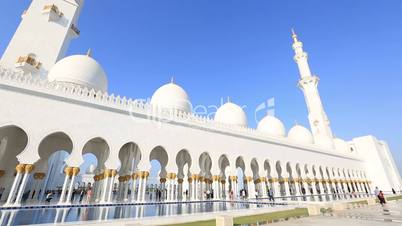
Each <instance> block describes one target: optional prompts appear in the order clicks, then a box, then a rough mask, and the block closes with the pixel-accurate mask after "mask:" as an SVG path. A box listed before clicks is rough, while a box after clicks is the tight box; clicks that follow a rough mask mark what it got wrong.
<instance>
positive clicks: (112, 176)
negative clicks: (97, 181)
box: [107, 169, 117, 203]
mask: <svg viewBox="0 0 402 226" xmlns="http://www.w3.org/2000/svg"><path fill="white" fill-rule="evenodd" d="M116 175H117V170H115V169H112V170H110V175H109V177H110V184H109V191H108V197H107V202H108V203H112V201H113V200H112V199H113V187H114V180H115V179H116Z"/></svg>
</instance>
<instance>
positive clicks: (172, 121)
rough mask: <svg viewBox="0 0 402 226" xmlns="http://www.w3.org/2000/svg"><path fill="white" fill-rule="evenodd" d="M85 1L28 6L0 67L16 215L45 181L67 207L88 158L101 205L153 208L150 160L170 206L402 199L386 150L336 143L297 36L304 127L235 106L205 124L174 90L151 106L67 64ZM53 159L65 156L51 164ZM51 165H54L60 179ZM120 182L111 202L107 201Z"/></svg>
mask: <svg viewBox="0 0 402 226" xmlns="http://www.w3.org/2000/svg"><path fill="white" fill-rule="evenodd" d="M83 2H84V0H33V1H32V3H31V5H30V7H29V8H28V9H27V10H26V11H25V12H24V13H23V15H22V20H21V23H20V25H19V27H18V29H17V31H16V32H15V35H14V36H13V38H12V40H11V41H10V43H9V45H8V47H7V49H6V50H5V52H4V54H3V56H2V58H1V61H0V98H1V100H2V107H1V108H0V142H1V143H0V188H2V197H1V199H2V200H3V201H4V202H5V204H4V205H6V206H19V205H21V200H22V197H23V194H24V193H26V192H27V191H33V190H35V189H38V188H42V187H43V185H44V183H47V182H46V178H49V177H50V176H49V175H50V174H55V175H56V176H53V177H58V181H59V182H58V183H60V186H61V187H62V193H61V196H60V200H58V203H59V204H61V205H66V204H70V200H71V195H72V190H73V187H74V186H75V183H76V181H77V180H83V179H79V178H78V177H83V178H84V179H85V180H90V178H89V179H88V178H87V175H88V174H86V175H81V174H80V167H82V166H83V165H84V164H85V163H84V158H83V155H85V154H88V153H92V154H93V155H94V156H96V159H97V164H96V167H91V170H89V174H93V175H94V176H93V181H94V186H93V189H94V191H93V195H94V197H95V198H94V199H93V200H94V202H99V203H113V202H122V201H126V202H140V203H142V202H149V196H148V190H147V187H148V186H149V183H150V182H149V175H150V170H151V167H152V165H151V163H150V162H151V161H157V162H159V163H160V166H161V170H160V173H159V179H160V180H159V181H160V183H161V184H162V185H163V186H164V188H166V201H175V202H176V201H200V200H204V199H205V196H204V193H205V192H206V191H207V190H208V191H213V193H214V195H213V199H215V200H224V199H229V196H230V195H229V194H233V195H234V196H235V198H236V197H238V195H239V191H240V189H242V188H244V189H246V190H247V191H248V198H255V197H257V196H258V197H261V198H265V197H267V193H268V192H267V191H268V189H269V190H271V191H273V192H274V194H275V196H276V197H290V198H291V199H292V200H299V201H304V200H309V201H318V200H326V201H331V200H338V199H350V198H355V197H362V196H365V195H367V194H368V193H370V192H371V191H372V190H373V187H375V186H378V187H380V188H381V189H382V190H384V191H391V190H392V189H394V190H397V191H400V190H402V186H401V178H400V175H399V172H398V169H397V167H396V164H395V162H394V159H393V157H392V155H391V153H390V151H389V148H388V145H387V143H386V142H384V141H382V140H378V139H377V138H376V137H374V136H372V135H368V136H362V137H357V138H354V139H352V140H350V141H344V140H342V139H339V138H335V137H334V136H333V134H332V131H331V127H330V123H329V119H328V117H327V115H326V113H325V111H324V108H323V104H322V101H321V99H320V96H319V93H318V88H317V87H318V81H319V78H318V77H317V76H315V75H313V74H312V73H311V71H310V68H309V65H308V61H307V58H308V57H307V53H306V52H304V50H303V44H302V42H300V40H299V39H298V37H297V35H296V34H295V33H294V32H293V34H292V38H293V50H294V51H295V56H294V60H295V62H296V63H297V66H298V68H299V72H300V80H299V82H298V86H299V87H300V89H301V90H302V91H303V93H304V97H305V99H306V103H307V108H308V113H309V114H308V120H309V122H310V128H305V127H302V126H301V125H295V126H294V127H292V128H290V129H289V130H288V131H286V129H285V127H284V125H283V123H282V122H281V121H280V120H279V119H278V118H275V117H274V116H270V115H268V116H266V117H265V118H264V119H262V120H261V121H260V122H259V124H258V127H257V128H256V129H254V128H250V127H248V124H247V116H246V114H245V112H244V111H243V109H242V108H241V107H240V106H238V105H236V104H234V103H232V102H227V103H225V104H224V105H222V106H221V107H220V108H219V109H218V111H217V112H216V114H215V117H214V118H213V119H211V118H208V117H204V116H199V115H196V114H194V113H193V112H192V105H191V102H190V99H189V96H188V94H187V92H186V91H185V90H184V89H183V88H182V87H180V86H179V85H177V84H175V83H173V82H172V83H168V84H166V85H163V86H162V87H160V88H159V89H158V90H156V91H155V93H154V94H153V95H152V99H151V101H150V102H144V101H137V100H133V99H130V98H126V97H121V96H118V95H114V94H110V93H108V79H107V75H106V73H105V71H104V70H103V69H102V67H101V65H100V64H99V63H98V62H97V61H96V60H95V59H93V58H92V57H91V56H90V54H87V55H74V56H65V53H66V51H67V49H68V46H69V43H70V42H71V40H72V39H74V38H77V37H78V36H79V34H80V31H79V30H78V28H77V22H78V17H79V14H80V11H81V8H82V6H83ZM4 10H5V9H4ZM60 151H63V152H64V153H65V155H58V156H59V157H60V156H64V157H63V158H61V159H60V158H59V159H57V161H56V160H52V161H49V159H50V158H55V157H54V154H55V153H56V152H60ZM50 163H51V164H50ZM55 163H56V165H55ZM53 166H54V167H59V169H58V170H56V171H57V172H56V173H55V172H54V170H52V169H54V168H53ZM63 172H64V173H63ZM239 172H241V175H242V177H240V176H238V175H239ZM91 177H92V176H91ZM117 180H118V181H119V183H118V190H119V196H116V195H113V190H114V189H113V188H114V186H115V184H114V183H115V181H117ZM183 187H185V188H186V189H187V188H188V196H187V197H184V196H183ZM129 190H132V191H133V192H132V193H131V194H130V195H128V192H129ZM134 191H135V192H134ZM318 196H320V199H319V198H317V197H318ZM121 197H124V200H123V199H121Z"/></svg>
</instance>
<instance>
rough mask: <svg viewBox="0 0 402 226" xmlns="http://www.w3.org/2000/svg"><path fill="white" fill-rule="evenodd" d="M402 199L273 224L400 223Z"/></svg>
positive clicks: (346, 225)
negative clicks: (382, 205) (383, 204)
mask: <svg viewBox="0 0 402 226" xmlns="http://www.w3.org/2000/svg"><path fill="white" fill-rule="evenodd" d="M401 212H402V201H398V202H389V203H388V204H386V205H385V206H384V207H381V205H379V204H378V205H375V206H366V207H361V208H355V209H348V210H345V211H342V212H336V213H333V214H328V215H325V216H317V217H307V218H300V219H292V220H289V221H283V222H279V223H275V224H272V225H273V226H300V225H301V226H318V225H320V226H322V225H325V226H339V225H341V226H363V225H364V226H381V225H402V213H401ZM270 225H271V224H270Z"/></svg>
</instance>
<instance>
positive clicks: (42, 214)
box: [0, 202, 272, 225]
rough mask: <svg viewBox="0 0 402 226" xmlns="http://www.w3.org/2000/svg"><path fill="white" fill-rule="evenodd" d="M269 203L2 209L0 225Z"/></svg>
mask: <svg viewBox="0 0 402 226" xmlns="http://www.w3.org/2000/svg"><path fill="white" fill-rule="evenodd" d="M270 206H272V205H268V204H250V203H246V202H245V203H237V202H231V203H229V202H202V203H181V204H152V205H133V206H112V207H74V208H57V209H54V208H53V209H51V208H42V209H23V210H2V211H1V218H0V225H26V224H45V223H47V224H48V223H67V222H74V221H106V220H111V219H124V218H134V219H139V218H143V217H151V216H171V215H182V214H193V213H202V212H216V211H227V210H237V209H254V208H267V207H270Z"/></svg>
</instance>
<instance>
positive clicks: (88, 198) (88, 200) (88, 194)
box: [86, 188, 92, 203]
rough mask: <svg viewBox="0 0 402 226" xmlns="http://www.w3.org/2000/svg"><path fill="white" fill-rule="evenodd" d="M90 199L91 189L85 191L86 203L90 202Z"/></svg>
mask: <svg viewBox="0 0 402 226" xmlns="http://www.w3.org/2000/svg"><path fill="white" fill-rule="evenodd" d="M91 197H92V188H89V189H88V190H87V200H86V203H89V202H90V201H91Z"/></svg>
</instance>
